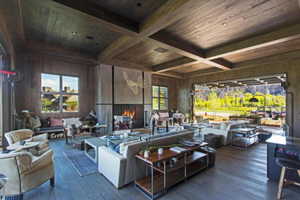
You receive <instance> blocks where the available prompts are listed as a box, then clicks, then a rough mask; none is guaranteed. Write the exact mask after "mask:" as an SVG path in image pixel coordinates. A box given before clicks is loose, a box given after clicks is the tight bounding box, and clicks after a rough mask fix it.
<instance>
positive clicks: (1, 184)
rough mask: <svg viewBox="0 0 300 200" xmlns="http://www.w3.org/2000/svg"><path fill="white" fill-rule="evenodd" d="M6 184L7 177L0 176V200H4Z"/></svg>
mask: <svg viewBox="0 0 300 200" xmlns="http://www.w3.org/2000/svg"><path fill="white" fill-rule="evenodd" d="M6 182H7V177H6V176H5V175H3V174H0V200H5V184H6Z"/></svg>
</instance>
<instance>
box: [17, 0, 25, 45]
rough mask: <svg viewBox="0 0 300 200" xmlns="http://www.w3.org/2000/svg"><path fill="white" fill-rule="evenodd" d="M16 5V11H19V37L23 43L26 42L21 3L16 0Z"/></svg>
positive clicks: (19, 0)
mask: <svg viewBox="0 0 300 200" xmlns="http://www.w3.org/2000/svg"><path fill="white" fill-rule="evenodd" d="M17 5H18V11H19V23H20V36H21V39H22V40H23V42H25V41H26V36H25V31H24V22H23V9H22V8H23V7H22V1H21V0H17Z"/></svg>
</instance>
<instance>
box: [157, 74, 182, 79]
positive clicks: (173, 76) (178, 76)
mask: <svg viewBox="0 0 300 200" xmlns="http://www.w3.org/2000/svg"><path fill="white" fill-rule="evenodd" d="M152 74H155V75H160V76H166V77H169V78H177V79H184V76H182V75H181V74H179V73H176V72H169V73H161V72H152Z"/></svg>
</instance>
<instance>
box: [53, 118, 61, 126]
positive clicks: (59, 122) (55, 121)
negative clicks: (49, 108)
mask: <svg viewBox="0 0 300 200" xmlns="http://www.w3.org/2000/svg"><path fill="white" fill-rule="evenodd" d="M50 126H51V127H53V126H63V122H62V120H61V119H58V118H50Z"/></svg>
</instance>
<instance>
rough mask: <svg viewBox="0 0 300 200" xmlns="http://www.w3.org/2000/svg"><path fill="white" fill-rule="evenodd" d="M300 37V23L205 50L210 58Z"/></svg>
mask: <svg viewBox="0 0 300 200" xmlns="http://www.w3.org/2000/svg"><path fill="white" fill-rule="evenodd" d="M298 38H300V24H296V25H292V26H288V27H284V28H281V29H278V30H275V31H272V32H269V33H265V34H261V35H257V36H254V37H250V38H248V39H245V40H242V41H239V42H234V43H231V44H228V45H224V46H221V47H217V48H213V49H211V50H209V51H208V52H206V55H207V58H208V59H210V60H213V59H217V58H221V57H225V56H229V55H234V54H239V53H243V52H246V51H249V50H255V49H258V48H263V47H268V46H272V45H275V44H278V43H282V42H287V41H290V40H294V39H298Z"/></svg>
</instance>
